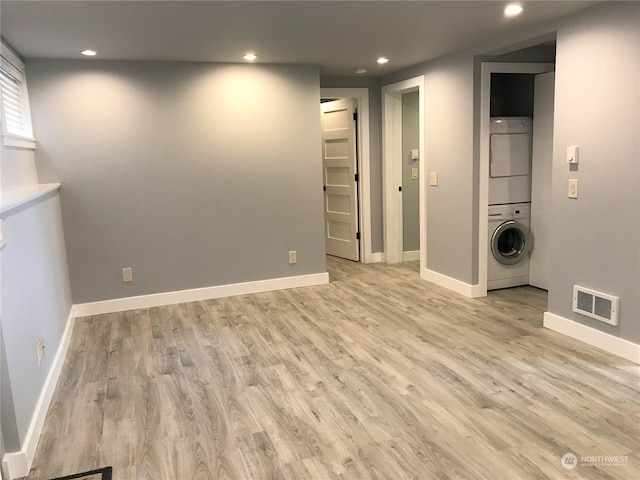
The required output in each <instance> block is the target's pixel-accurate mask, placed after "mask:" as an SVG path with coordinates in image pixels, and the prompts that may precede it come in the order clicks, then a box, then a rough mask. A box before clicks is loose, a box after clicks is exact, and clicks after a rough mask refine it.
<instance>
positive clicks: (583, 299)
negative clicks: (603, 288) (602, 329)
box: [573, 285, 619, 325]
mask: <svg viewBox="0 0 640 480" xmlns="http://www.w3.org/2000/svg"><path fill="white" fill-rule="evenodd" d="M618 302H619V298H618V297H614V296H612V295H608V294H606V293H602V292H597V291H595V290H590V289H588V288H585V287H580V286H578V285H574V286H573V311H574V312H577V313H580V314H582V315H586V316H587V317H591V318H595V319H596V320H600V321H601V322H605V323H608V324H609V325H618Z"/></svg>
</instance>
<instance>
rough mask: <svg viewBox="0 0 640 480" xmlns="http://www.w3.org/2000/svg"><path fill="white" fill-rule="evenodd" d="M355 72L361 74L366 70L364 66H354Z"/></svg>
mask: <svg viewBox="0 0 640 480" xmlns="http://www.w3.org/2000/svg"><path fill="white" fill-rule="evenodd" d="M355 72H356V73H358V74H360V75H362V74H363V73H367V72H368V70H367V69H366V68H356V69H355Z"/></svg>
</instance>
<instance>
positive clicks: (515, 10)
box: [504, 3, 522, 17]
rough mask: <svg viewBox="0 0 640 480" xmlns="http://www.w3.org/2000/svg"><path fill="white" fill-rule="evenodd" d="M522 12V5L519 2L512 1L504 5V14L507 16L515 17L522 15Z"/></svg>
mask: <svg viewBox="0 0 640 480" xmlns="http://www.w3.org/2000/svg"><path fill="white" fill-rule="evenodd" d="M521 13H522V6H520V5H518V4H517V3H510V4H509V5H507V6H506V7H504V14H505V15H506V16H507V17H515V16H516V15H520V14H521Z"/></svg>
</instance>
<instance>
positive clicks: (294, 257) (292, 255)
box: [289, 250, 298, 265]
mask: <svg viewBox="0 0 640 480" xmlns="http://www.w3.org/2000/svg"><path fill="white" fill-rule="evenodd" d="M294 263H298V252H296V251H295V250H289V265H293V264H294Z"/></svg>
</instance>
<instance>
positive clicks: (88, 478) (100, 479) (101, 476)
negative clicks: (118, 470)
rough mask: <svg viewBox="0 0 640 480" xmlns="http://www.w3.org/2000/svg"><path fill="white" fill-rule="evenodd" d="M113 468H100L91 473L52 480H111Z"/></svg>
mask: <svg viewBox="0 0 640 480" xmlns="http://www.w3.org/2000/svg"><path fill="white" fill-rule="evenodd" d="M112 470H113V469H112V468H111V467H104V468H99V469H97V470H91V471H90V472H83V473H75V474H73V475H68V476H66V477H58V478H54V479H52V480H74V479H80V480H111V472H112Z"/></svg>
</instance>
